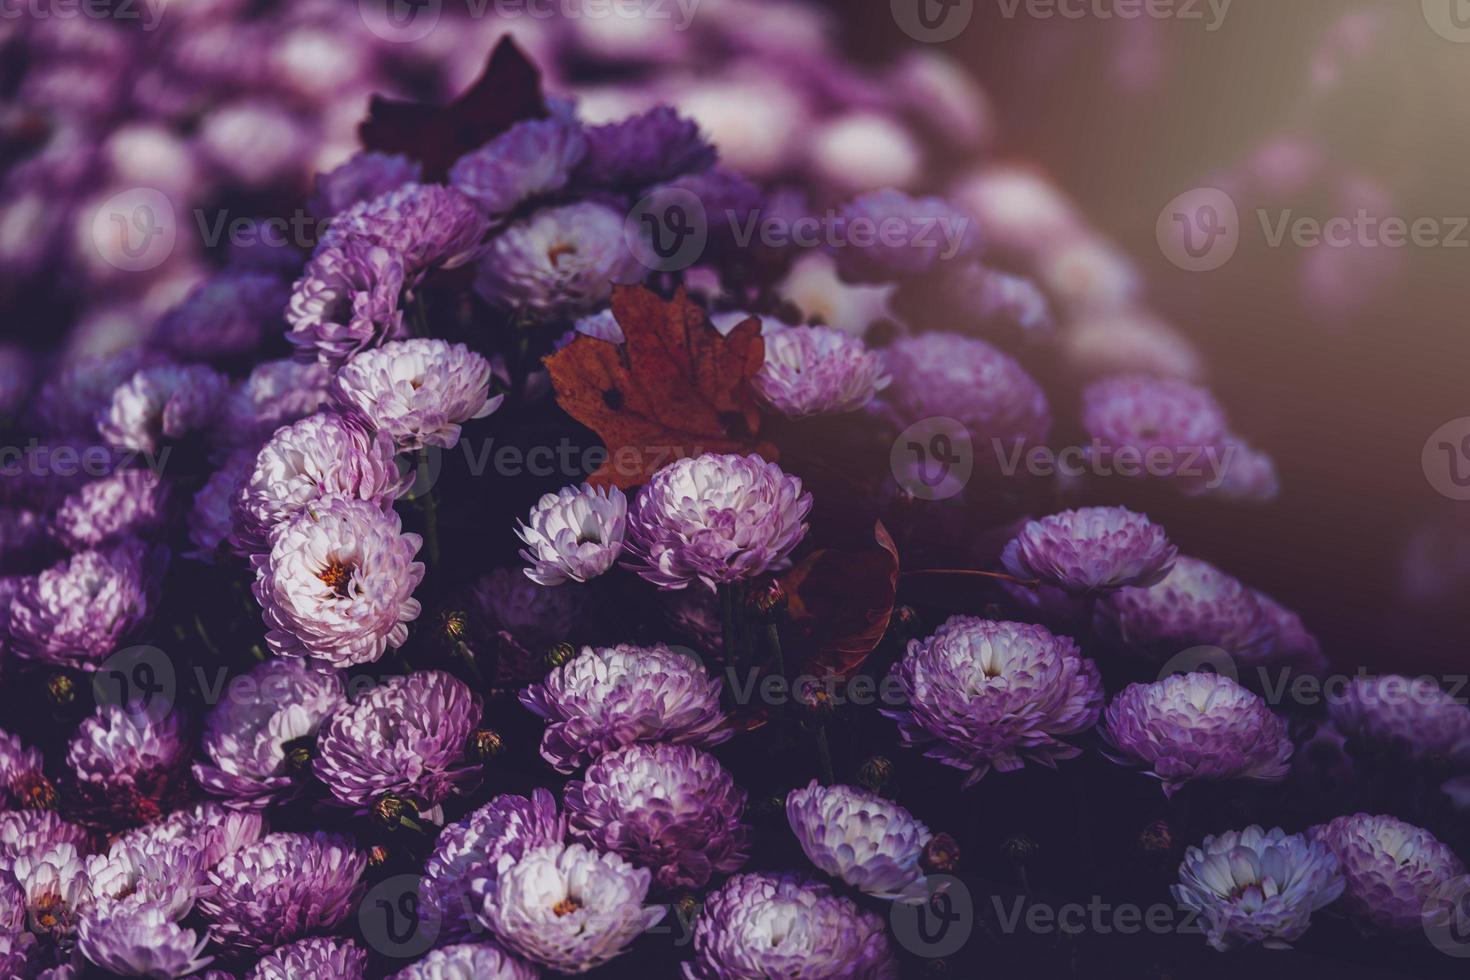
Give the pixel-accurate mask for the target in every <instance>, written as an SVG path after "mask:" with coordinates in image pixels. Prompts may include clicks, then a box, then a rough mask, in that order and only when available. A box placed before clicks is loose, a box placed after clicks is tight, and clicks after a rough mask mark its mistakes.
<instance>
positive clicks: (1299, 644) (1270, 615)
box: [1251, 589, 1328, 674]
mask: <svg viewBox="0 0 1470 980" xmlns="http://www.w3.org/2000/svg"><path fill="white" fill-rule="evenodd" d="M1251 594H1252V595H1253V596H1255V599H1256V603H1257V605H1259V606H1260V607H1261V613H1262V614H1263V615H1264V616H1265V617H1266V621H1267V623H1269V624H1270V627H1271V642H1270V644H1269V645H1268V646H1267V648H1266V649H1264V650H1263V651H1262V652H1261V658H1260V663H1262V664H1268V665H1279V666H1283V667H1288V668H1291V669H1293V670H1299V671H1302V672H1304V673H1308V674H1323V673H1326V671H1327V667H1328V663H1327V657H1326V655H1325V654H1324V653H1323V652H1322V644H1321V642H1319V641H1318V639H1317V637H1316V636H1315V635H1314V634H1313V633H1312V631H1311V630H1309V629H1307V627H1306V625H1305V624H1304V623H1303V622H1302V618H1301V617H1300V616H1298V615H1297V614H1296V613H1294V612H1292V611H1291V610H1290V609H1287V608H1286V607H1285V606H1283V605H1281V603H1279V602H1277V601H1276V600H1275V599H1273V598H1271V597H1270V596H1268V595H1266V594H1265V593H1264V592H1258V591H1256V590H1255V589H1252V590H1251Z"/></svg>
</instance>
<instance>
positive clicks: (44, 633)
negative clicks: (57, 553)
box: [6, 540, 166, 670]
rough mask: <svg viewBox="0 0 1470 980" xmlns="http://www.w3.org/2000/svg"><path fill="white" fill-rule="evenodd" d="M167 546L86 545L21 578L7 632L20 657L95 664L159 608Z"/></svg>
mask: <svg viewBox="0 0 1470 980" xmlns="http://www.w3.org/2000/svg"><path fill="white" fill-rule="evenodd" d="M165 560H166V555H165V553H164V552H161V551H158V550H155V549H150V548H148V547H147V546H146V545H144V544H143V543H142V542H140V541H132V540H129V541H124V542H122V543H120V544H116V545H112V546H110V547H107V548H103V549H99V550H93V551H79V552H77V553H76V554H74V555H72V556H71V557H70V558H68V559H67V560H66V561H63V562H59V563H58V564H56V565H53V566H51V567H50V568H48V569H46V570H45V571H43V572H41V573H40V574H39V575H32V576H27V577H26V578H24V579H22V580H21V583H20V586H19V587H18V588H17V590H16V592H15V596H14V598H13V599H12V600H11V604H10V614H9V618H8V620H7V623H6V632H7V634H8V635H9V639H10V649H11V651H12V652H14V653H15V655H16V656H18V657H21V658H22V659H26V660H37V661H40V662H42V663H47V664H53V665H55V666H58V667H72V668H75V669H78V670H96V669H97V665H98V663H100V662H101V661H102V660H103V659H104V658H106V657H107V656H108V655H109V654H111V653H112V652H113V651H114V650H116V649H117V648H118V647H119V646H120V645H121V644H122V642H123V641H124V640H126V639H128V638H129V637H131V636H133V635H134V634H135V633H136V632H137V631H138V630H139V629H140V628H141V627H142V626H144V625H145V624H146V623H147V622H148V620H149V618H150V617H151V615H152V612H153V604H154V601H155V599H156V592H157V586H158V580H159V578H160V577H161V576H160V572H161V568H160V566H161V565H162V564H163V563H164V561H165Z"/></svg>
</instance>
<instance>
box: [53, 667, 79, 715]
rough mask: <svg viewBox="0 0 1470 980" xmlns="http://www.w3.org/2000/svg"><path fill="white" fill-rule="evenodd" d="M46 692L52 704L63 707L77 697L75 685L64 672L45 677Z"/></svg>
mask: <svg viewBox="0 0 1470 980" xmlns="http://www.w3.org/2000/svg"><path fill="white" fill-rule="evenodd" d="M46 693H47V694H48V695H50V697H51V703H52V704H54V705H56V707H58V708H64V707H66V706H67V705H69V704H71V703H72V702H73V701H75V700H76V699H77V685H76V682H75V681H73V680H72V679H71V678H70V677H68V676H67V675H66V674H52V675H51V676H50V677H49V678H47V679H46Z"/></svg>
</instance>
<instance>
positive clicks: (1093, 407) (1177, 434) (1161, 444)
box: [1082, 376, 1230, 487]
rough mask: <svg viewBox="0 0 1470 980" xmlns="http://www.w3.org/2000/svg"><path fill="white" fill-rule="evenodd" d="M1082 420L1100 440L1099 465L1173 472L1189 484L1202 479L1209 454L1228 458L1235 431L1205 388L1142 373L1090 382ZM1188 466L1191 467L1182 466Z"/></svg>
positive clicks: (1097, 441)
mask: <svg viewBox="0 0 1470 980" xmlns="http://www.w3.org/2000/svg"><path fill="white" fill-rule="evenodd" d="M1082 425H1083V427H1084V428H1085V429H1086V430H1087V434H1088V435H1089V436H1091V437H1092V439H1093V440H1094V441H1095V448H1096V451H1097V452H1098V454H1099V458H1098V459H1097V461H1096V462H1097V464H1098V465H1108V466H1111V467H1112V468H1113V469H1115V470H1117V471H1118V472H1124V473H1127V472H1135V473H1137V472H1148V473H1150V474H1151V475H1155V476H1171V477H1174V478H1176V479H1179V480H1181V481H1182V482H1183V484H1184V485H1185V486H1186V487H1195V486H1198V485H1200V484H1202V482H1203V481H1204V479H1205V478H1206V472H1207V469H1206V463H1208V462H1209V460H1208V459H1207V457H1206V455H1204V454H1213V455H1214V456H1215V458H1216V459H1223V457H1224V453H1225V449H1226V445H1227V439H1228V438H1229V436H1230V425H1229V422H1228V421H1227V420H1226V418H1225V412H1224V410H1223V409H1222V408H1221V407H1220V404H1219V403H1218V402H1217V401H1215V398H1214V396H1213V395H1211V394H1210V393H1209V392H1208V391H1206V390H1205V389H1204V388H1200V387H1198V386H1196V385H1192V384H1189V383H1188V382H1185V381H1175V380H1172V379H1159V378H1149V377H1142V376H1124V377H1115V378H1107V379H1105V380H1102V381H1097V382H1094V383H1093V384H1090V385H1088V386H1087V388H1086V389H1084V390H1083V392H1082ZM1125 461H1126V464H1127V465H1126V467H1125ZM1144 463H1147V468H1146V469H1145V468H1144V467H1143V464H1144ZM1186 467H1192V469H1191V470H1190V471H1188V472H1182V471H1183V470H1184V469H1185V468H1186Z"/></svg>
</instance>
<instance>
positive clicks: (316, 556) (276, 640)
mask: <svg viewBox="0 0 1470 980" xmlns="http://www.w3.org/2000/svg"><path fill="white" fill-rule="evenodd" d="M422 543H423V539H422V538H420V537H419V535H417V534H405V533H403V522H402V520H401V519H400V518H399V516H398V514H397V513H395V512H394V511H393V510H391V509H389V510H386V511H385V510H384V509H383V508H382V507H381V506H380V505H379V504H377V503H374V502H370V501H367V500H359V499H356V498H353V497H343V496H334V497H326V498H323V499H321V500H317V501H315V502H313V503H312V504H311V506H309V507H307V508H306V509H304V510H303V511H301V513H299V514H297V515H296V517H294V518H293V519H292V520H291V521H290V522H289V523H287V524H285V525H282V526H281V527H280V528H279V529H277V531H276V533H275V536H274V540H273V541H272V542H271V550H270V553H269V554H266V555H256V556H254V557H253V558H252V559H251V561H252V562H253V563H254V565H255V584H254V585H253V586H252V587H251V588H252V591H253V592H254V593H255V599H256V601H257V602H259V603H260V605H261V609H262V612H263V614H264V616H265V622H266V627H267V631H266V635H265V641H266V644H267V645H268V646H269V647H270V648H271V649H272V650H273V651H275V652H276V653H277V654H280V655H281V656H293V657H308V658H310V659H312V660H314V661H316V662H318V663H319V664H324V665H326V666H329V667H345V666H350V665H353V664H364V663H373V662H374V661H377V660H379V659H381V658H382V656H383V654H384V653H385V652H386V651H387V650H388V649H390V648H392V649H397V648H398V647H400V646H402V645H403V643H404V641H405V640H407V639H408V624H409V623H411V622H413V621H414V620H415V619H417V618H418V616H419V612H420V605H419V601H418V600H417V599H415V598H413V592H414V589H416V588H418V585H419V582H421V581H422V580H423V577H424V565H423V563H422V562H417V561H414V556H415V555H416V554H417V553H418V550H419V546H420V545H421V544H422Z"/></svg>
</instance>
